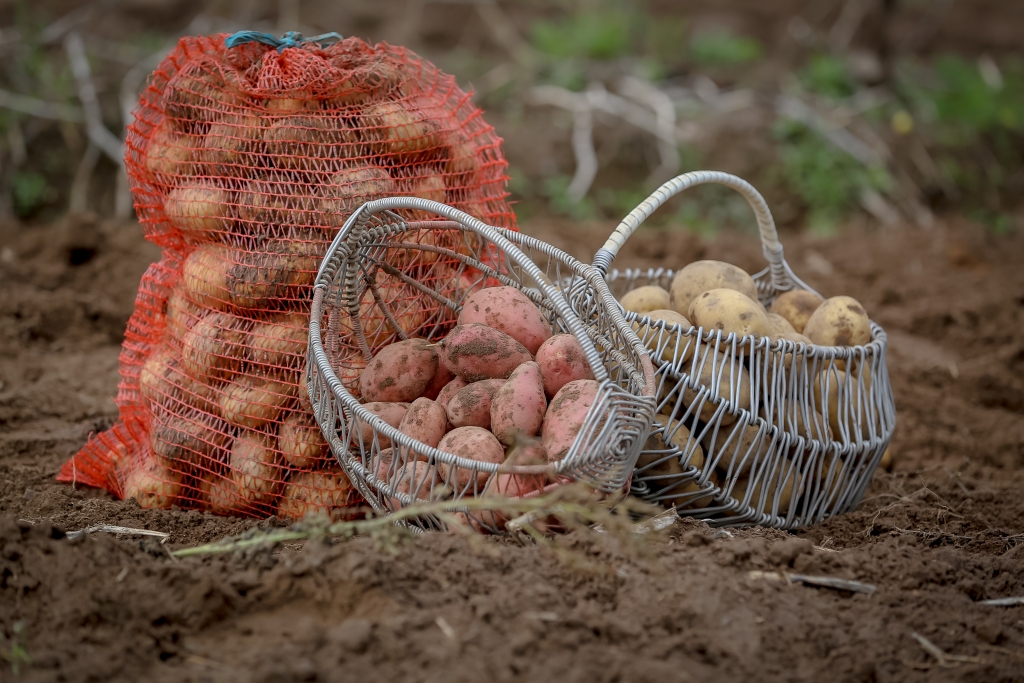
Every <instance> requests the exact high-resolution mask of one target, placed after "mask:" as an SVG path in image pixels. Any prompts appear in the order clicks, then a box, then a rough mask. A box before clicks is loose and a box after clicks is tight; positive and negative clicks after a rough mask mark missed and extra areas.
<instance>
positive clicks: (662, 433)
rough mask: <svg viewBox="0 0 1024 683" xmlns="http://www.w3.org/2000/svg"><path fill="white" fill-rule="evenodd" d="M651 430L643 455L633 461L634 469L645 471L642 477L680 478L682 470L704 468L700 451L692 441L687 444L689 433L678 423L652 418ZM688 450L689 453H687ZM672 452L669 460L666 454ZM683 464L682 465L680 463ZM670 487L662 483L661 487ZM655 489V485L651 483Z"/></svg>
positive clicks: (663, 418)
mask: <svg viewBox="0 0 1024 683" xmlns="http://www.w3.org/2000/svg"><path fill="white" fill-rule="evenodd" d="M654 422H655V424H654V425H653V428H654V429H653V430H652V432H651V435H650V436H649V437H647V442H646V443H645V444H644V449H643V451H641V452H640V457H639V458H638V459H637V462H636V468H637V469H638V470H639V469H642V468H649V469H647V470H646V471H645V472H644V476H645V477H647V476H652V475H654V476H665V477H668V476H669V475H677V474H682V473H683V471H684V468H685V467H690V466H693V467H696V468H697V469H701V468H702V467H704V451H703V449H701V447H700V444H699V443H698V442H696V441H693V442H692V443H691V442H690V430H689V429H687V428H686V425H684V424H683V423H682V422H680V421H679V420H673V419H672V418H671V417H669V416H668V415H660V414H659V415H655V416H654ZM687 449H689V452H688V451H687ZM673 450H676V452H674V453H672V454H671V457H666V456H667V455H668V454H669V451H673ZM683 460H685V464H684V462H683ZM671 483H673V482H672V481H669V480H666V481H665V485H668V484H671ZM651 484H652V485H657V482H651Z"/></svg>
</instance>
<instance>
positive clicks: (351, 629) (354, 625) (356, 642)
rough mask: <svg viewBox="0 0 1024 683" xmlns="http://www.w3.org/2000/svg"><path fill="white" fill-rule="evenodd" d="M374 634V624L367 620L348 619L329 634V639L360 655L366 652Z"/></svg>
mask: <svg viewBox="0 0 1024 683" xmlns="http://www.w3.org/2000/svg"><path fill="white" fill-rule="evenodd" d="M372 633H373V624H371V623H370V622H369V621H368V620H367V619H346V620H345V621H343V622H341V623H340V624H338V625H337V626H335V627H334V628H332V629H331V630H330V631H329V632H328V634H327V639H328V640H329V641H330V642H332V643H336V644H338V645H339V646H341V647H342V649H345V650H348V651H349V652H356V653H360V652H365V651H366V646H367V645H369V644H370V636H371V634H372Z"/></svg>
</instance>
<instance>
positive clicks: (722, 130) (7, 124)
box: [0, 0, 1024, 233]
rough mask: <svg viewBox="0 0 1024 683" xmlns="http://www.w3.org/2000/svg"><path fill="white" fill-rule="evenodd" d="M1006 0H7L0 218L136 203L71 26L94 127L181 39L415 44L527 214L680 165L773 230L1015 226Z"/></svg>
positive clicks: (688, 207) (687, 213) (684, 221)
mask: <svg viewBox="0 0 1024 683" xmlns="http://www.w3.org/2000/svg"><path fill="white" fill-rule="evenodd" d="M1015 4H1016V3H1007V2H1000V1H997V0H815V1H814V2H806V1H804V2H798V1H796V0H764V1H762V2H753V1H749V2H748V1H741V0H718V1H713V0H703V1H694V0H679V1H672V2H670V1H669V0H642V1H635V2H627V1H625V0H554V1H544V0H497V1H496V0H477V1H475V2H474V1H472V0H459V1H455V0H350V1H347V2H344V3H339V2H331V1H328V0H239V1H236V2H228V1H226V0H182V1H174V0H96V1H94V2H59V1H53V0H44V1H41V2H39V1H36V2H27V1H26V0H6V1H5V0H0V65H2V68H0V217H2V216H8V217H12V216H13V217H16V218H17V219H19V220H22V221H30V222H31V221H45V220H51V219H53V218H54V217H55V216H57V215H59V214H61V213H62V212H64V211H67V210H68V209H69V208H71V209H73V210H92V211H97V212H100V213H113V212H115V211H117V210H118V208H117V207H118V202H119V201H120V202H122V206H121V211H122V212H123V211H124V210H125V209H126V206H124V205H123V202H124V197H123V193H122V196H121V197H120V198H119V194H118V184H119V175H118V174H119V166H118V164H117V163H116V162H115V160H114V159H113V158H111V157H112V155H110V154H101V153H99V152H98V151H97V149H96V145H95V144H93V143H91V142H90V140H91V138H90V136H89V135H88V132H87V129H86V126H85V123H84V121H83V117H82V106H81V102H80V99H79V98H80V96H81V93H80V92H79V88H78V86H77V85H76V79H75V77H74V76H73V71H72V68H71V66H70V61H69V51H68V45H67V40H68V36H69V35H70V34H71V33H72V32H74V33H75V34H76V35H80V36H81V37H82V39H83V43H84V46H85V54H86V55H87V60H88V64H89V67H90V70H91V78H92V85H93V86H94V88H95V90H96V92H97V95H98V99H99V105H100V111H101V114H102V119H103V121H102V123H103V125H104V126H105V127H106V128H107V129H109V131H111V132H112V133H113V134H114V135H116V136H118V137H120V136H121V135H122V134H123V128H124V125H125V120H126V118H127V116H128V111H127V110H128V109H129V108H130V107H128V104H129V103H130V102H131V100H132V99H133V98H134V97H135V96H137V92H138V90H139V89H140V88H141V87H143V85H144V77H145V74H146V73H148V71H149V70H151V69H152V68H153V67H154V66H155V64H156V61H158V59H159V57H160V56H161V55H162V54H164V53H165V52H166V51H167V50H168V49H169V48H170V46H171V45H172V44H173V41H174V40H175V39H176V38H177V37H178V36H180V35H183V34H188V33H213V32H217V31H234V30H237V29H240V28H253V29H258V30H265V31H269V32H275V33H280V32H283V31H284V30H294V29H298V30H300V31H303V32H304V33H307V34H312V33H319V32H323V31H330V30H334V31H339V32H341V33H343V34H346V35H353V34H354V35H359V36H362V37H365V38H366V39H368V40H370V41H371V42H376V41H380V40H386V41H388V42H391V43H398V44H404V45H407V46H409V47H411V48H412V49H414V50H416V51H418V52H420V53H421V54H423V55H424V56H426V57H428V58H430V59H432V60H433V61H435V62H436V63H437V64H438V65H439V66H441V67H442V68H443V69H445V70H447V71H449V72H451V73H454V74H455V75H456V76H457V77H458V79H459V81H460V82H461V83H462V84H463V85H464V86H465V87H472V88H473V89H474V90H475V98H476V100H477V102H478V103H479V104H480V105H481V106H482V107H484V108H485V109H486V110H487V118H488V120H489V121H490V122H491V123H492V124H493V125H495V126H496V127H497V129H498V131H499V133H501V134H502V135H503V136H504V137H505V138H506V153H507V156H508V158H509V160H510V163H511V169H510V176H511V180H510V183H509V189H510V191H511V193H512V195H513V199H514V200H515V201H516V202H517V212H518V213H519V214H520V216H521V219H522V220H532V219H535V218H558V217H561V218H564V219H566V220H581V221H586V220H609V219H615V218H620V217H622V216H623V215H624V214H625V213H627V212H628V211H629V210H630V209H632V208H633V207H634V206H635V205H636V204H637V203H639V202H640V201H641V200H642V199H643V198H644V197H645V196H646V195H647V194H648V193H649V192H650V191H651V190H652V189H653V188H655V187H656V186H657V185H658V184H659V183H660V182H662V181H664V180H666V179H667V178H669V177H671V176H672V175H675V174H677V173H681V172H685V171H688V170H694V169H698V168H714V169H719V170H725V171H730V172H733V173H736V174H738V175H741V176H743V177H744V178H747V179H748V180H750V181H751V182H753V183H754V184H755V185H756V186H757V187H759V188H760V189H761V190H762V192H763V193H764V194H765V195H766V196H767V197H768V199H769V202H770V203H771V204H772V206H773V207H774V209H775V212H776V217H777V220H778V221H779V223H780V224H781V225H783V226H785V227H790V228H801V229H803V228H806V229H810V230H814V231H817V232H824V233H827V232H833V231H836V230H839V229H841V228H842V226H843V225H846V224H849V223H850V222H853V221H862V222H870V223H873V224H879V225H887V224H892V223H895V222H910V223H917V224H920V225H924V226H927V225H928V224H930V222H931V220H932V219H933V217H934V215H936V214H937V213H942V212H957V213H960V214H964V215H967V216H970V217H972V218H974V219H975V220H978V221H979V222H982V223H984V224H985V225H987V226H988V227H989V228H990V229H992V230H993V231H996V232H1001V231H1008V230H1013V229H1015V226H1016V225H1017V224H1018V223H1020V213H1021V211H1020V209H1021V200H1020V197H1021V196H1022V195H1024V192H1022V190H1024V144H1022V143H1024V62H1022V59H1021V52H1020V50H1019V36H1020V35H1024V16H1021V15H1022V14H1024V13H1021V12H1020V11H1019V7H1014V5H1015ZM44 109H45V111H43V110H44ZM581 111H583V112H585V113H586V115H585V116H581V113H580V112H581ZM41 112H42V114H43V115H41ZM574 140H576V143H575V146H574V142H573V141H574ZM581 145H582V148H585V151H586V150H589V151H590V152H592V157H593V160H594V161H593V163H588V162H586V159H585V158H584V157H586V156H588V155H586V154H584V155H583V157H581V155H580V149H581ZM655 224H660V225H662V226H664V227H672V228H679V229H687V230H692V231H695V232H700V233H706V232H713V231H715V230H717V229H719V228H721V227H722V226H727V225H736V226H743V227H749V225H750V224H751V221H749V220H748V217H747V216H746V215H745V213H744V206H743V205H742V203H741V202H738V200H737V198H735V197H732V196H730V194H729V193H728V191H725V192H718V191H714V190H711V189H709V188H704V189H700V190H697V191H694V192H693V193H692V195H690V196H686V197H682V198H678V199H677V200H675V202H674V203H673V204H672V205H671V206H670V207H668V208H667V209H666V210H663V212H662V213H661V215H660V216H658V217H657V220H656V221H655Z"/></svg>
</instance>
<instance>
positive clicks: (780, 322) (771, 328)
mask: <svg viewBox="0 0 1024 683" xmlns="http://www.w3.org/2000/svg"><path fill="white" fill-rule="evenodd" d="M766 319H767V321H768V330H767V332H766V333H765V334H766V335H767V336H769V337H771V338H772V339H777V338H778V337H779V336H780V335H783V334H799V333H798V332H797V331H796V330H795V329H793V326H792V325H791V324H790V322H789V321H788V320H786V319H785V318H783V317H782V316H781V315H779V314H778V313H769V314H768V315H767V316H766Z"/></svg>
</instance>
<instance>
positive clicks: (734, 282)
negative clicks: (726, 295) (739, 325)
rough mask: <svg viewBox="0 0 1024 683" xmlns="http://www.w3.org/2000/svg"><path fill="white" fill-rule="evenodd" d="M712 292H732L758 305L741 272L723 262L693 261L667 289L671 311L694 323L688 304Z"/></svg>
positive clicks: (754, 287)
mask: <svg viewBox="0 0 1024 683" xmlns="http://www.w3.org/2000/svg"><path fill="white" fill-rule="evenodd" d="M712 289H731V290H734V291H737V292H739V293H740V294H743V295H744V296H746V297H747V298H748V299H750V300H751V301H757V285H755V284H754V279H753V278H752V277H750V276H749V275H748V274H747V273H746V271H744V270H743V269H742V268H738V267H737V266H734V265H732V264H731V263H724V262H722V261H694V262H693V263H691V264H689V265H687V266H685V267H684V268H682V269H681V270H680V271H679V272H678V273H676V274H675V276H674V277H673V278H672V284H671V286H670V287H669V292H670V295H671V299H672V306H671V308H672V309H673V310H675V311H676V312H677V313H681V314H683V315H685V316H687V317H689V318H690V319H691V320H693V316H692V315H690V304H692V303H693V300H694V299H696V298H697V297H698V296H700V295H701V294H703V293H704V292H707V291H709V290H712Z"/></svg>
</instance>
